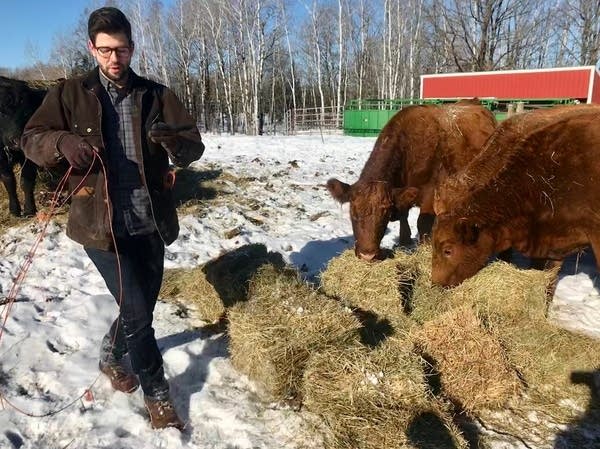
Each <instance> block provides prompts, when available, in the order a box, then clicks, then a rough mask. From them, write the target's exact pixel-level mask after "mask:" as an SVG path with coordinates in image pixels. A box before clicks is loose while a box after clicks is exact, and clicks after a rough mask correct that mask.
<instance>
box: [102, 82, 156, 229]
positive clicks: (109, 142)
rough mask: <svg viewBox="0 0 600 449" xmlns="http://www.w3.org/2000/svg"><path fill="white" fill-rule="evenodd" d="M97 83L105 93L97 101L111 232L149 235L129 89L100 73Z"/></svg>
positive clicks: (148, 208) (149, 215) (150, 218)
mask: <svg viewBox="0 0 600 449" xmlns="http://www.w3.org/2000/svg"><path fill="white" fill-rule="evenodd" d="M100 82H101V83H102V85H103V86H104V89H105V91H106V93H107V95H101V96H100V102H101V103H102V136H103V139H104V144H105V146H106V154H107V164H108V166H107V171H108V187H109V193H110V199H111V202H112V204H113V231H114V233H115V234H116V235H117V236H124V235H127V234H129V235H144V234H151V233H152V232H154V231H155V230H156V225H155V223H154V218H153V216H152V210H151V206H150V197H149V195H148V190H147V189H146V187H145V186H144V185H143V183H142V178H141V176H140V167H139V161H138V158H137V155H136V152H135V143H134V132H135V131H134V129H133V126H132V120H131V114H132V113H133V108H132V104H133V102H132V96H131V94H130V93H131V88H130V86H127V87H125V88H119V87H117V86H116V85H115V84H113V83H112V82H111V81H110V80H109V79H108V78H106V77H105V76H104V75H103V74H102V73H101V74H100Z"/></svg>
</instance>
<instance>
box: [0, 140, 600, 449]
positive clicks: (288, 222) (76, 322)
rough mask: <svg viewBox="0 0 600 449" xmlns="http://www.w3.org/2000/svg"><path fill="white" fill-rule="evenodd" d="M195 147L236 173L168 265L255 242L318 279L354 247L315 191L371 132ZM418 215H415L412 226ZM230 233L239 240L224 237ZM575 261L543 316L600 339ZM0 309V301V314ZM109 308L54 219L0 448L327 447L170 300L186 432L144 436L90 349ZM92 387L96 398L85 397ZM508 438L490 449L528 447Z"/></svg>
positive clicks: (21, 315) (9, 381)
mask: <svg viewBox="0 0 600 449" xmlns="http://www.w3.org/2000/svg"><path fill="white" fill-rule="evenodd" d="M204 140H205V143H206V147H207V149H206V153H205V155H204V156H203V158H202V159H201V160H200V161H198V162H196V163H194V164H193V165H192V168H194V169H195V170H198V171H200V172H203V173H208V174H212V176H214V177H215V178H216V177H218V176H219V175H223V174H229V175H231V176H221V177H220V178H219V179H222V181H221V183H220V184H219V186H220V187H219V189H220V190H219V191H218V192H216V197H215V198H214V199H213V200H212V201H211V203H210V204H211V205H210V207H209V208H204V209H202V212H201V213H197V214H196V215H186V216H182V217H180V218H181V219H180V225H181V233H180V237H179V239H178V240H177V241H176V242H175V243H174V244H172V245H171V246H169V247H168V248H167V254H166V268H175V267H193V266H196V265H198V264H202V263H205V262H207V261H209V260H211V259H213V258H215V257H217V256H219V255H220V254H222V253H224V252H227V251H231V250H233V249H235V248H238V247H240V246H243V245H246V244H249V243H262V244H264V245H265V246H266V247H267V249H268V250H269V251H277V252H279V253H281V254H282V255H283V256H284V258H285V260H286V261H288V262H289V263H291V264H293V265H295V266H296V267H298V268H299V269H301V270H302V272H303V273H304V274H305V275H306V277H307V278H308V279H315V277H316V276H317V275H318V273H319V272H320V271H321V270H322V269H323V268H324V267H325V265H326V264H327V262H328V261H329V260H330V259H331V258H332V257H334V256H336V255H337V254H339V253H340V252H341V251H343V250H345V249H347V248H349V247H351V246H352V245H353V238H352V228H351V225H350V220H349V218H348V210H347V206H344V207H342V206H340V205H338V204H337V203H336V202H335V201H334V200H333V199H331V198H330V197H329V195H328V193H327V191H326V189H325V188H324V183H325V182H326V181H327V179H329V178H330V177H332V176H335V177H338V178H339V179H341V180H345V181H348V182H354V181H355V180H356V178H357V177H358V174H359V173H360V170H361V168H362V166H363V164H364V162H365V160H366V158H367V157H368V155H369V153H370V151H371V149H372V146H373V143H374V138H356V137H344V136H324V137H323V138H321V136H299V137H280V136H277V137H271V136H261V137H246V136H239V137H237V136H213V135H207V136H205V137H204ZM242 180H243V182H241V181H242ZM416 213H417V211H416V210H413V211H411V214H410V223H411V226H412V227H413V229H415V223H416ZM235 228H237V229H238V231H239V232H237V233H235V234H237V235H235V236H234V237H231V238H227V231H228V230H231V229H235ZM37 231H38V227H37V226H35V225H25V226H23V227H20V228H13V229H11V230H9V231H8V232H7V233H6V234H5V235H3V236H1V237H0V251H2V258H1V260H0V298H1V297H3V296H5V295H7V294H8V292H9V291H10V289H11V288H12V285H13V282H12V279H13V278H14V277H15V276H16V275H17V273H18V270H19V266H20V265H21V264H22V263H23V262H24V261H25V260H26V255H27V253H28V251H29V250H30V248H31V247H32V244H33V242H34V241H35V238H36V235H37ZM397 233H398V226H397V224H395V223H394V224H392V225H391V226H390V227H389V231H388V233H387V234H386V236H385V237H384V240H383V246H386V247H392V246H393V244H394V241H395V238H396V236H397ZM584 259H585V258H584ZM576 262H577V261H576V260H575V261H573V262H571V263H570V264H569V265H568V266H567V267H566V268H565V270H563V273H564V274H563V275H562V278H561V280H560V282H559V285H558V288H557V293H556V298H555V301H554V303H553V305H552V308H551V319H552V320H554V321H555V322H557V323H559V324H560V325H562V326H564V327H567V328H570V329H575V330H578V331H580V332H585V333H588V334H590V335H593V336H596V337H600V312H598V311H600V297H599V295H598V291H597V290H596V288H595V287H594V280H595V276H596V274H595V270H594V268H593V261H590V260H589V257H588V260H581V261H579V265H577V266H576V265H575V264H576ZM576 269H577V270H576ZM569 270H571V271H569ZM6 307H7V306H0V317H4V316H6V312H7V310H6ZM116 313H117V308H116V306H115V305H114V301H113V300H112V299H111V297H110V296H109V295H108V292H107V290H106V287H105V286H104V284H103V281H102V279H101V278H100V276H99V275H98V274H97V272H96V271H95V269H94V267H93V265H92V264H91V262H90V261H89V260H88V259H87V257H86V256H85V253H84V252H83V250H82V248H81V247H80V246H79V245H78V244H75V243H73V242H72V241H70V240H69V239H68V238H67V237H66V236H65V234H64V230H63V229H62V228H61V226H60V225H58V224H56V223H52V224H51V225H50V226H49V229H48V233H47V235H46V237H45V238H44V240H43V241H42V243H41V244H40V247H39V248H38V250H37V252H36V254H35V257H34V259H33V263H32V265H31V267H30V269H29V272H28V274H27V277H26V279H25V281H24V283H23V285H22V288H21V290H20V292H19V294H18V296H17V302H16V303H14V305H13V307H12V310H11V311H10V314H9V316H8V319H7V322H6V325H5V327H4V329H3V334H2V336H1V337H0V391H1V392H2V395H3V396H4V397H6V398H7V399H8V400H9V401H10V402H11V403H12V404H13V405H14V406H16V407H18V408H19V409H20V411H17V410H15V409H14V408H13V407H11V406H10V405H9V404H7V403H4V404H3V405H4V409H2V408H1V407H0V448H2V449H4V448H7V449H13V448H15V449H16V448H21V449H34V448H35V449H38V448H52V449H62V448H67V447H68V448H70V449H75V448H119V449H140V448H164V449H176V448H184V447H186V448H187V447H189V448H215V449H216V448H223V449H225V448H227V449H230V448H231V449H233V448H239V449H245V448H248V449H250V448H252V449H254V448H278V449H279V448H319V447H321V446H322V445H321V442H320V441H319V440H318V438H315V436H314V434H312V433H311V432H310V431H309V428H310V420H311V419H312V417H311V416H310V415H308V414H306V413H305V412H302V413H297V412H293V411H291V410H286V409H282V408H280V407H277V406H275V405H272V404H264V403H262V402H261V401H260V400H259V399H258V397H257V395H256V393H255V390H254V386H253V384H252V382H251V381H249V380H248V379H247V378H246V377H245V376H243V375H240V374H239V373H238V372H236V371H235V370H234V369H233V368H232V366H231V364H230V362H229V359H228V353H227V347H226V340H225V337H224V335H222V334H216V335H210V334H208V333H203V332H202V331H198V330H194V329H196V327H195V326H197V324H198V323H196V322H193V319H192V318H186V317H181V316H180V314H178V310H177V309H176V308H175V307H174V306H173V305H170V304H165V303H159V304H158V305H157V310H156V313H155V328H156V332H157V336H158V338H159V345H160V347H161V349H162V351H163V354H164V359H165V363H166V370H167V374H168V376H169V378H170V382H171V385H172V391H173V396H174V402H175V404H176V408H177V410H178V411H179V413H180V414H181V415H182V417H183V418H184V420H186V421H187V422H188V426H187V429H186V431H185V432H184V433H181V434H180V433H179V432H178V431H176V430H174V429H167V430H163V431H153V430H151V429H150V426H149V425H148V421H147V417H146V414H145V411H144V410H143V405H142V396H141V392H140V391H139V390H138V391H137V392H136V393H134V394H132V395H125V394H122V393H118V392H114V391H112V390H111V388H110V385H109V383H108V381H107V380H106V379H105V378H104V377H100V376H99V374H98V370H97V356H98V347H99V342H100V339H101V337H102V335H103V334H104V333H105V332H106V330H107V329H108V327H109V325H110V323H111V321H112V319H113V318H114V316H116ZM87 389H90V391H91V395H84V396H83V397H81V398H80V396H81V395H82V394H83V393H84V392H85V391H86V390H87ZM0 405H2V404H0ZM63 408H64V410H62V411H60V412H58V411H59V410H61V409H63ZM56 412H58V413H56ZM25 413H28V414H33V415H48V416H43V417H30V416H27V415H26V414H25ZM500 439H501V438H500ZM514 444H515V443H507V442H501V443H498V444H497V445H496V444H495V446H494V447H495V448H496V449H499V448H500V447H502V448H517V447H524V446H519V445H516V446H515V445H514ZM540 449H541V447H540Z"/></svg>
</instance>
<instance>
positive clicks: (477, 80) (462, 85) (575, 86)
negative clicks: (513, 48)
mask: <svg viewBox="0 0 600 449" xmlns="http://www.w3.org/2000/svg"><path fill="white" fill-rule="evenodd" d="M466 97H479V98H494V99H498V100H503V99H521V98H523V99H571V100H578V101H580V102H581V103H600V72H598V70H596V67H594V66H582V67H564V68H555V69H536V70H504V71H495V72H470V73H443V74H435V75H421V98H422V99H428V98H439V99H455V98H466Z"/></svg>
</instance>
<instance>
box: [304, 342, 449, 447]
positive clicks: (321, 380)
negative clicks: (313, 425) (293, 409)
mask: <svg viewBox="0 0 600 449" xmlns="http://www.w3.org/2000/svg"><path fill="white" fill-rule="evenodd" d="M304 384H305V391H306V393H305V405H306V408H307V409H309V410H311V411H313V412H316V413H318V414H319V415H320V416H322V417H323V420H324V423H325V425H326V426H327V427H328V428H329V429H330V433H329V438H328V439H326V447H328V448H332V449H333V448H352V449H357V448H361V449H371V448H372V449H381V448H386V449H387V448H407V447H411V446H410V445H409V438H408V436H407V433H408V430H409V428H410V427H411V426H412V425H413V422H414V420H415V419H417V418H418V417H420V416H422V415H423V414H425V413H428V412H432V411H433V410H434V408H435V407H434V405H433V403H432V401H431V397H430V396H429V395H428V392H427V391H428V389H427V384H426V382H425V378H424V374H423V365H422V363H421V360H420V358H419V357H417V356H416V355H415V354H414V353H413V352H412V351H411V346H410V345H409V344H408V343H407V342H406V341H405V340H402V339H396V338H393V337H392V338H390V339H387V340H386V341H385V342H384V343H383V344H382V345H381V346H379V347H378V348H377V349H374V350H369V349H367V348H365V347H364V346H360V345H353V346H348V347H341V348H331V349H329V350H327V351H323V352H320V353H318V354H314V355H312V356H311V358H310V359H309V361H308V364H307V367H306V373H305V376H304ZM458 439H459V437H456V440H458ZM419 447H423V446H422V445H420V446H419ZM433 447H435V446H433Z"/></svg>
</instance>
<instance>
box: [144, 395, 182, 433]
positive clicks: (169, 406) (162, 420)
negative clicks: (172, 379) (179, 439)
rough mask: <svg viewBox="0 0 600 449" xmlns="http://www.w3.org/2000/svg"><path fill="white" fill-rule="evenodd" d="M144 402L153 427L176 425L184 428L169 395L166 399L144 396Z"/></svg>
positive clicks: (162, 427)
mask: <svg viewBox="0 0 600 449" xmlns="http://www.w3.org/2000/svg"><path fill="white" fill-rule="evenodd" d="M144 404H145V405H146V410H148V414H149V415H150V424H151V425H152V428H153V429H165V428H167V427H175V428H176V429H178V430H183V428H184V424H183V421H181V419H180V418H179V416H178V415H177V412H176V411H175V408H174V407H173V402H172V401H171V398H169V397H168V396H167V397H166V398H165V399H155V398H153V397H152V396H144Z"/></svg>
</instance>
